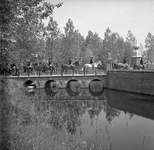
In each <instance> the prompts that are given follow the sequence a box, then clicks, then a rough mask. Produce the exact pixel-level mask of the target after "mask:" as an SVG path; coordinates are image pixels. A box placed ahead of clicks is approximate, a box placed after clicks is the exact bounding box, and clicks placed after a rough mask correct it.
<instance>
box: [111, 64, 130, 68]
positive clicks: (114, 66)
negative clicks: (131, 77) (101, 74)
mask: <svg viewBox="0 0 154 150" xmlns="http://www.w3.org/2000/svg"><path fill="white" fill-rule="evenodd" d="M112 68H113V69H129V65H128V64H127V63H126V64H124V63H114V62H113V63H112Z"/></svg>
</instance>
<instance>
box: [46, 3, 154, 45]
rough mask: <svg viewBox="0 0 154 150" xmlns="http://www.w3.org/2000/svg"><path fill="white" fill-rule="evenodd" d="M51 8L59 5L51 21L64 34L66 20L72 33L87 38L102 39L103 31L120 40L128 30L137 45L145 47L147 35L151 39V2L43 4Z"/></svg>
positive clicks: (153, 18)
mask: <svg viewBox="0 0 154 150" xmlns="http://www.w3.org/2000/svg"><path fill="white" fill-rule="evenodd" d="M46 1H48V2H51V3H53V4H57V3H58V2H63V5H62V7H60V8H56V9H55V10H54V13H53V18H54V20H56V21H57V23H58V26H59V28H61V31H62V32H64V29H63V28H64V27H65V26H66V22H67V21H68V19H69V18H70V19H71V20H72V21H73V24H74V26H75V29H78V30H79V32H80V33H81V35H83V36H84V37H86V36H87V34H88V31H89V30H91V31H92V32H93V33H95V32H96V33H98V34H99V37H100V38H102V39H103V38H104V32H105V31H106V29H107V27H109V28H110V30H111V31H112V32H117V33H118V34H119V35H120V36H122V37H123V38H124V39H125V38H126V36H127V33H128V30H131V32H132V33H133V35H134V36H135V37H136V39H137V42H138V43H137V44H138V46H139V44H140V43H142V44H143V45H144V44H145V42H144V41H145V38H146V36H147V34H148V33H149V32H150V33H151V34H152V35H154V0H46Z"/></svg>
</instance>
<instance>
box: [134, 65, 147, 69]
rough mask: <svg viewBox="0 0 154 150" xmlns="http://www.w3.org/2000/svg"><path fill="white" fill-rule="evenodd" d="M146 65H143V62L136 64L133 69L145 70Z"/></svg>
mask: <svg viewBox="0 0 154 150" xmlns="http://www.w3.org/2000/svg"><path fill="white" fill-rule="evenodd" d="M145 67H146V65H145V64H143V65H142V64H139V65H137V64H135V65H134V66H133V69H134V70H144V69H145Z"/></svg>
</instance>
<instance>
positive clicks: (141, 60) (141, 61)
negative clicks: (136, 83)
mask: <svg viewBox="0 0 154 150" xmlns="http://www.w3.org/2000/svg"><path fill="white" fill-rule="evenodd" d="M140 64H141V65H143V59H142V57H141V59H140Z"/></svg>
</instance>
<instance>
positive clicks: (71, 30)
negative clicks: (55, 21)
mask: <svg viewBox="0 0 154 150" xmlns="http://www.w3.org/2000/svg"><path fill="white" fill-rule="evenodd" d="M64 30H65V34H64V36H63V38H62V53H61V54H62V55H61V58H64V60H63V62H65V63H68V59H69V57H72V58H78V59H80V56H81V53H80V52H81V49H82V44H83V42H84V40H83V36H81V34H80V33H79V31H78V30H75V27H74V24H73V21H72V20H71V19H68V22H67V23H66V27H64Z"/></svg>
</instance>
